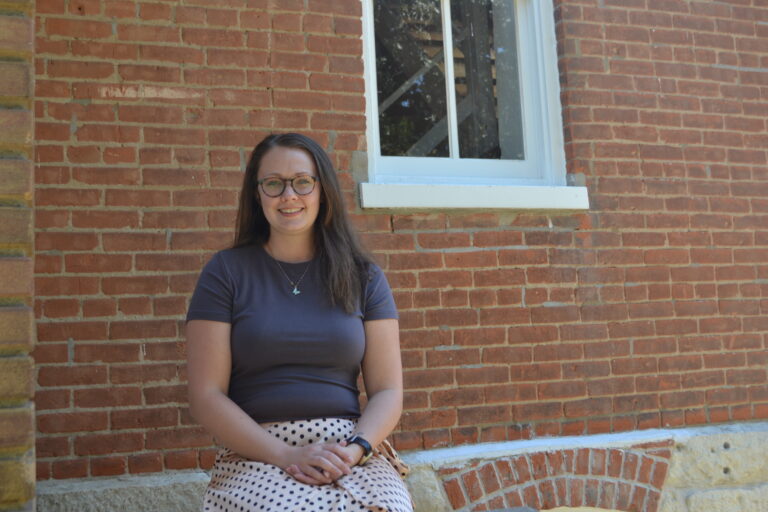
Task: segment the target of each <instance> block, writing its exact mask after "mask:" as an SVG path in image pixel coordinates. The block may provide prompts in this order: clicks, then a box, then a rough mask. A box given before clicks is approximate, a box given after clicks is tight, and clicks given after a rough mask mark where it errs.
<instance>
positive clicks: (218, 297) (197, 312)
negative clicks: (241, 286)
mask: <svg viewBox="0 0 768 512" xmlns="http://www.w3.org/2000/svg"><path fill="white" fill-rule="evenodd" d="M233 295H234V290H233V286H232V279H231V276H230V274H229V271H228V270H227V267H226V264H225V262H224V258H223V257H222V255H221V253H217V254H215V255H214V256H213V258H211V261H209V262H208V263H207V264H206V265H205V267H203V271H202V272H201V273H200V277H199V279H198V280H197V286H195V292H194V293H193V294H192V300H191V301H190V303H189V310H188V311H187V322H189V321H190V320H214V321H217V322H227V323H232V303H233V301H232V298H233Z"/></svg>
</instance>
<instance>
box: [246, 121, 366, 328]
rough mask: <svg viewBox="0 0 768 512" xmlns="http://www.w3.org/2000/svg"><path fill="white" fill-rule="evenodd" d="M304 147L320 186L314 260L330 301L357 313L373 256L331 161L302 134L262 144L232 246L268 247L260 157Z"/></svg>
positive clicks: (250, 172) (249, 175) (270, 138)
mask: <svg viewBox="0 0 768 512" xmlns="http://www.w3.org/2000/svg"><path fill="white" fill-rule="evenodd" d="M275 147H284V148H295V149H302V150H304V151H306V152H307V153H309V155H310V156H311V157H312V159H313V160H314V162H315V167H316V168H317V178H318V180H319V182H320V193H321V200H320V210H319V212H318V214H317V219H316V220H315V225H314V239H315V256H316V257H317V258H318V261H319V263H320V269H321V272H322V276H323V281H324V284H325V287H326V291H327V293H328V297H329V299H330V300H331V302H332V303H333V304H336V305H340V306H341V307H342V308H344V310H345V311H346V312H347V313H352V312H354V310H355V308H356V307H358V303H359V302H358V301H359V300H360V298H361V297H360V296H361V291H362V284H363V281H362V280H363V279H367V275H368V268H369V265H370V264H371V259H370V257H369V256H368V255H367V254H366V252H365V251H364V250H363V248H362V246H361V245H360V243H359V242H358V241H357V237H356V236H355V232H354V230H353V229H352V226H351V224H350V222H349V218H348V216H347V210H346V208H345V207H344V199H343V197H342V194H341V187H340V186H339V180H338V179H337V178H336V171H335V170H334V169H333V164H332V163H331V159H330V158H328V154H327V153H326V152H325V150H323V148H322V147H320V145H319V144H318V143H317V142H315V141H314V140H312V139H310V138H309V137H307V136H306V135H301V134H299V133H282V134H273V135H269V136H268V137H266V138H265V139H264V140H262V141H261V142H259V143H258V144H257V145H256V147H255V148H254V150H253V153H251V158H250V160H249V161H248V165H247V166H246V168H245V176H244V178H243V188H242V190H241V191H240V205H239V207H238V211H237V226H236V231H235V242H234V244H233V247H243V246H246V245H253V244H261V245H263V244H265V243H266V242H267V240H269V222H268V221H267V218H266V217H265V216H264V211H263V210H262V209H261V205H260V204H259V202H258V200H257V195H258V191H257V189H256V188H257V187H258V185H257V183H256V182H257V180H258V172H259V166H260V165H261V159H262V158H263V157H264V155H265V154H266V153H267V152H268V151H269V150H270V149H272V148H275Z"/></svg>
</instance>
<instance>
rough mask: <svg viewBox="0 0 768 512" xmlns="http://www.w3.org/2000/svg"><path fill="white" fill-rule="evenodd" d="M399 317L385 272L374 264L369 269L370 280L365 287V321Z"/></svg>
mask: <svg viewBox="0 0 768 512" xmlns="http://www.w3.org/2000/svg"><path fill="white" fill-rule="evenodd" d="M397 317H398V315H397V306H395V299H394V297H393V296H392V289H391V288H390V287H389V283H388V282H387V278H386V276H385V275H384V272H382V271H381V269H380V268H379V267H378V266H375V265H374V266H372V267H371V269H370V270H369V273H368V282H367V283H366V287H365V304H364V308H363V321H368V320H382V319H385V318H397Z"/></svg>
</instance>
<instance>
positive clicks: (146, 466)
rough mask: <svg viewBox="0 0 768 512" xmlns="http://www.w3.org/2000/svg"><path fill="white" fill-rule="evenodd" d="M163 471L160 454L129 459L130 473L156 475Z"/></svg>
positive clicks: (147, 454)
mask: <svg viewBox="0 0 768 512" xmlns="http://www.w3.org/2000/svg"><path fill="white" fill-rule="evenodd" d="M162 469H163V460H162V457H161V455H160V454H159V453H142V454H139V455H132V456H130V457H128V472H129V473H132V474H138V473H156V472H159V471H162Z"/></svg>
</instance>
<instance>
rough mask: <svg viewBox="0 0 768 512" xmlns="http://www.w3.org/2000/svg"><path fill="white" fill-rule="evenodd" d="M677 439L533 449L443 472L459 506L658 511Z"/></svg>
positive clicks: (448, 490)
mask: <svg viewBox="0 0 768 512" xmlns="http://www.w3.org/2000/svg"><path fill="white" fill-rule="evenodd" d="M672 443H673V441H672V440H671V439H670V440H667V441H663V442H657V443H648V444H641V445H636V446H632V447H630V448H626V449H624V448H575V449H569V450H558V451H552V452H532V453H525V454H520V455H516V456H511V457H504V458H500V459H496V460H492V461H477V462H474V463H472V464H471V465H470V466H468V467H466V466H465V467H461V468H444V469H441V470H440V471H439V475H440V476H441V478H442V480H443V487H444V489H445V492H446V494H447V495H448V499H449V500H450V503H451V506H452V507H453V508H454V510H457V509H466V510H473V511H474V510H493V509H495V508H498V507H504V506H506V507H519V506H528V507H533V508H535V509H537V510H538V509H543V510H547V509H551V508H555V507H564V506H566V507H581V506H586V507H599V508H605V509H613V510H622V511H627V512H656V511H657V510H658V506H659V500H660V498H661V490H662V488H663V486H664V481H665V480H666V477H667V472H668V469H669V461H670V458H671V456H672V452H671V450H670V447H671V446H672Z"/></svg>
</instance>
